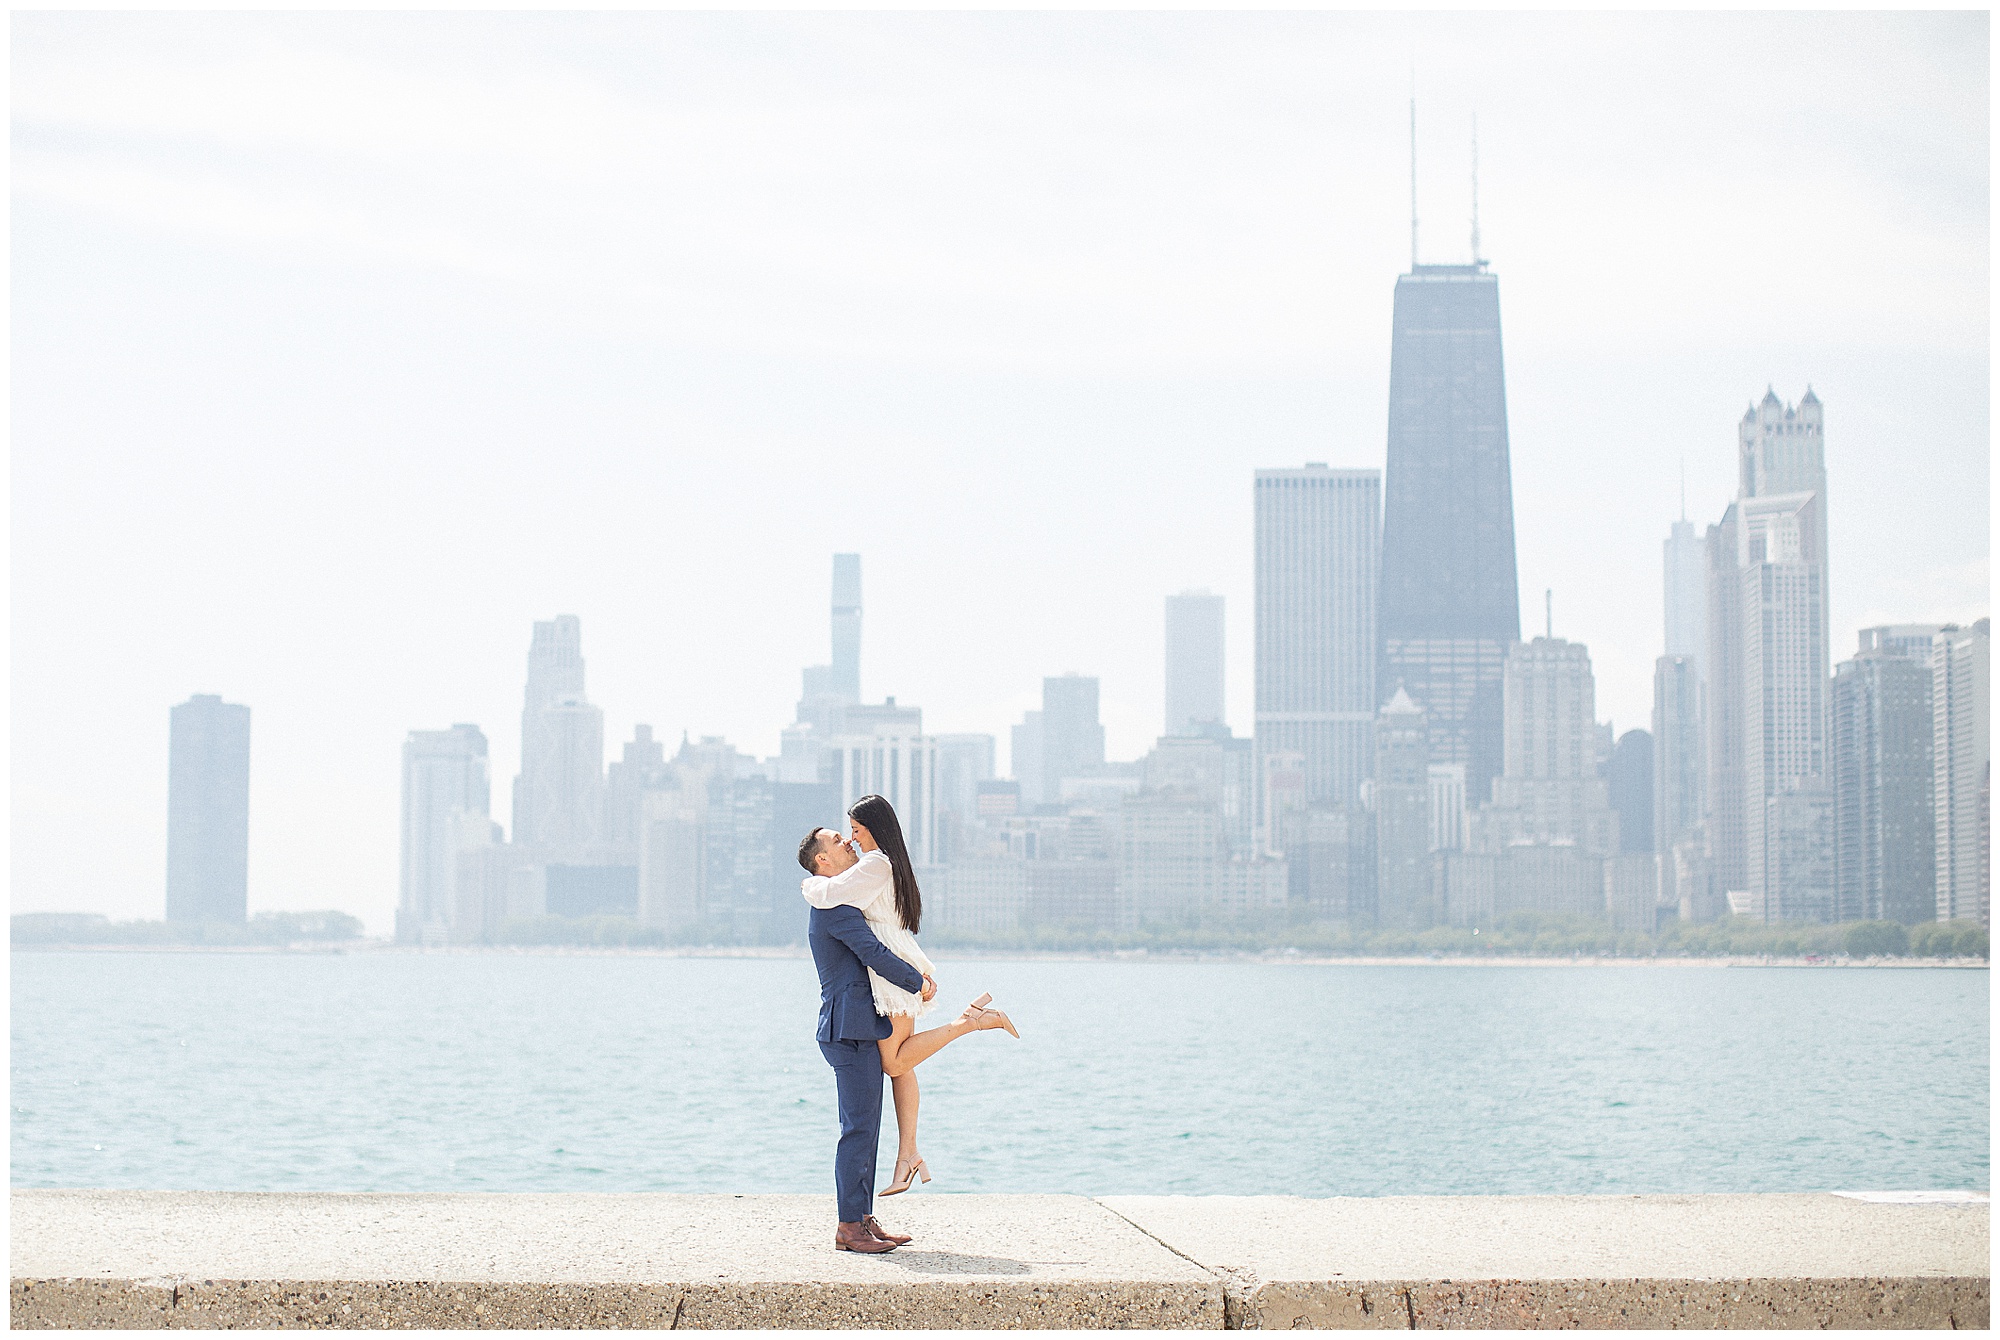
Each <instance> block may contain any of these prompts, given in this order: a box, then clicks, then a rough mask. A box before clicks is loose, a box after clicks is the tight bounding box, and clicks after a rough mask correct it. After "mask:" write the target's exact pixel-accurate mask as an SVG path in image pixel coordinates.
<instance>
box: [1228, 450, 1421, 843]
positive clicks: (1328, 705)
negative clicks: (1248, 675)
mask: <svg viewBox="0 0 2000 1340" xmlns="http://www.w3.org/2000/svg"><path fill="white" fill-rule="evenodd" d="M1255 496H1256V583H1257V587H1256V592H1257V596H1256V598H1257V608H1256V642H1257V665H1256V680H1257V684H1256V697H1257V723H1256V740H1257V752H1258V754H1259V755H1260V756H1269V755H1272V754H1280V753H1287V754H1298V755H1300V756H1301V757H1302V758H1303V759H1304V760H1305V784H1306V794H1305V799H1306V803H1307V804H1308V805H1309V806H1312V807H1314V808H1320V807H1327V806H1343V807H1351V806H1353V805H1354V804H1355V803H1356V801H1357V799H1358V798H1359V795H1360V789H1361V783H1362V781H1363V780H1365V779H1366V778H1367V777H1368V776H1369V772H1370V768H1371V766H1372V762H1373V752H1372V751H1373V746H1372V744H1371V742H1370V738H1369V731H1370V729H1371V726H1372V723H1373V722H1374V719H1375V710H1376V708H1377V707H1378V706H1379V703H1378V702H1377V700H1376V679H1375V653H1376V624H1375V601H1376V596H1377V590H1378V587H1379V584H1380V571H1381V569H1380V558H1381V548H1380V545H1381V536H1380V528H1379V527H1380V523H1379V521H1378V518H1379V516H1380V514H1381V504H1382V476H1381V474H1380V472H1378V471H1375V470H1329V469H1328V468H1327V467H1326V466H1324V465H1319V464H1312V465H1307V466H1306V467H1305V468H1304V469H1302V470H1259V471H1257V477H1256V484H1255ZM1414 691H1415V690H1414V689H1413V690H1412V692H1414Z"/></svg>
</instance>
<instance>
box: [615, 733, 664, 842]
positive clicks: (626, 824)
mask: <svg viewBox="0 0 2000 1340" xmlns="http://www.w3.org/2000/svg"><path fill="white" fill-rule="evenodd" d="M666 766H667V758H666V748H665V746H664V745H662V744H661V743H660V742H659V741H658V740H656V739H654V738H653V728H652V727H651V726H645V725H640V726H634V727H633V728H632V738H631V739H630V740H628V741H627V742H626V744H625V749H624V753H623V756H622V757H620V758H619V759H618V760H617V761H616V762H614V763H612V765H611V766H610V767H609V768H607V769H605V777H604V831H603V841H604V844H605V845H606V846H611V847H632V848H635V849H636V848H637V847H638V845H639V830H640V826H641V814H642V810H643V805H642V798H643V797H644V795H645V792H646V788H647V787H649V786H651V785H653V784H654V782H655V780H656V779H657V778H658V777H659V775H660V773H661V772H662V771H664V770H665V768H666Z"/></svg>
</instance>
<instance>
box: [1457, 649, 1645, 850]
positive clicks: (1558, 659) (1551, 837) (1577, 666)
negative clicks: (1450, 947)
mask: <svg viewBox="0 0 2000 1340" xmlns="http://www.w3.org/2000/svg"><path fill="white" fill-rule="evenodd" d="M1502 695H1503V697H1502V702H1503V709H1502V725H1503V731H1504V734H1503V737H1502V748H1503V750H1504V754H1503V760H1504V761H1503V766H1504V769H1505V770H1504V771H1503V772H1502V773H1501V775H1500V776H1498V777H1496V778H1494V779H1493V802H1492V803H1491V804H1490V805H1487V806H1486V807H1485V808H1483V809H1481V810H1480V811H1479V812H1478V813H1477V815H1476V817H1475V821H1474V826H1473V842H1474V845H1475V846H1477V847H1478V848H1479V849H1480V850H1482V851H1488V852H1498V851H1502V850H1504V849H1505V848H1507V847H1508V846H1509V845H1510V844H1514V843H1523V842H1526V843H1537V844H1553V843H1573V844H1575V845H1576V846H1577V847H1578V848H1580V849H1581V850H1582V851H1583V852H1585V853H1586V854H1588V855H1591V856H1610V855H1612V854H1614V853H1616V852H1617V850H1618V816H1617V812H1616V811H1614V810H1613V809H1612V808H1611V798H1610V792H1609V787H1608V784H1607V783H1606V782H1605V780H1604V778H1603V777H1602V776H1601V775H1599V773H1598V769H1597V739H1598V735H1599V731H1598V726H1597V716H1596V711H1597V680H1596V677H1595V676H1594V675H1593V674H1592V673H1591V669H1590V651H1589V649H1588V648H1587V647H1585V646H1584V645H1583V644H1582V643H1581V642H1569V641H1566V640H1564V639H1562V638H1559V637H1538V638H1536V639H1535V640H1534V641H1532V642H1517V643H1515V644H1514V647H1513V649H1512V650H1511V651H1509V652H1508V654H1507V664H1506V669H1505V677H1504V679H1503V681H1502Z"/></svg>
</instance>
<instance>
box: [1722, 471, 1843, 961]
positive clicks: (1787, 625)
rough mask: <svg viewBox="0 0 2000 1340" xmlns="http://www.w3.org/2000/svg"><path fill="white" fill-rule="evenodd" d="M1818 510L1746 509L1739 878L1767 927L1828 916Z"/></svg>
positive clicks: (1758, 502)
mask: <svg viewBox="0 0 2000 1340" xmlns="http://www.w3.org/2000/svg"><path fill="white" fill-rule="evenodd" d="M1822 506H1823V504H1822V502H1821V500H1820V496H1819V495H1818V494H1816V493H1788V494H1779V495H1776V496H1773V497H1758V498H1749V499H1745V500H1743V501H1742V503H1741V504H1739V516H1738V524H1737V560H1736V562H1737V576H1738V582H1739V588H1738V595H1737V609H1738V612H1739V617H1740V619H1741V623H1740V624H1739V626H1738V638H1739V641H1738V645H1739V646H1740V647H1741V648H1742V661H1741V666H1742V670H1741V673H1742V685H1743V697H1742V722H1743V755H1742V757H1743V795H1744V802H1745V808H1744V830H1743V835H1744V843H1743V850H1744V860H1745V871H1744V873H1745V877H1746V881H1745V882H1746V885H1747V889H1748V892H1749V893H1750V895H1751V906H1752V907H1753V908H1754V909H1756V911H1755V913H1754V914H1755V915H1757V916H1759V917H1760V918H1761V919H1763V920H1765V921H1800V920H1804V921H1825V920H1827V919H1829V918H1830V917H1831V916H1832V914H1833V904H1834V896H1833V892H1834V891H1833V829H1832V818H1833V814H1832V792H1831V781H1832V778H1831V773H1830V771H1829V763H1830V759H1829V757H1828V754H1827V726H1828V712H1827V707H1828V677H1829V670H1830V667H1829V663H1828V657H1827V640H1826V581H1825V568H1824V566H1823V564H1822V563H1821V562H1820V555H1821V554H1822V552H1823V549H1822V545H1823V544H1824V529H1823V527H1822V525H1821V514H1822V511H1821V509H1822Z"/></svg>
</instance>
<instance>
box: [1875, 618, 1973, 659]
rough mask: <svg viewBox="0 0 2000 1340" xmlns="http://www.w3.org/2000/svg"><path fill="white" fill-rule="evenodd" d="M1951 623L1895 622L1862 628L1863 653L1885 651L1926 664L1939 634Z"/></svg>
mask: <svg viewBox="0 0 2000 1340" xmlns="http://www.w3.org/2000/svg"><path fill="white" fill-rule="evenodd" d="M1947 627H1951V625H1947V624H1940V623H1893V624H1882V625H1880V626H1878V627H1875V628H1864V629H1862V630H1861V654H1862V655H1866V654H1868V653H1869V652H1875V651H1879V652H1885V653H1887V654H1888V655H1891V656H1901V657H1904V658H1906V659H1908V660H1913V661H1918V662H1921V663H1922V664H1924V665H1929V664H1930V663H1931V646H1932V644H1933V643H1935V642H1936V641H1937V635H1938V634H1939V633H1942V632H1944V631H1945V629H1946V628H1947Z"/></svg>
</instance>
